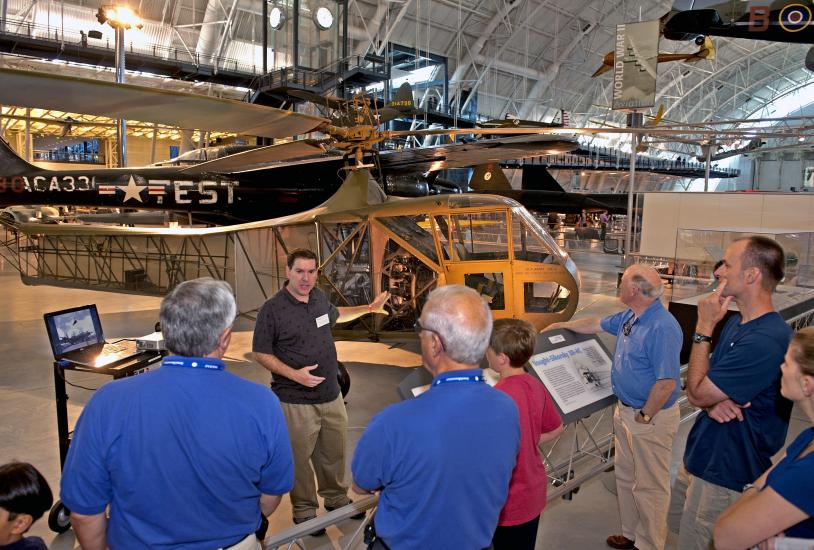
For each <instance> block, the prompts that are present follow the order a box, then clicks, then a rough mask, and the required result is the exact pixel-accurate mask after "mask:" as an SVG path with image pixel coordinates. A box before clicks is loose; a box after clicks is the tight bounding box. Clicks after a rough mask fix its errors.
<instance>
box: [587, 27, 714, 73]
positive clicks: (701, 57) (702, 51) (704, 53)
mask: <svg viewBox="0 0 814 550" xmlns="http://www.w3.org/2000/svg"><path fill="white" fill-rule="evenodd" d="M702 38H703V40H702V42H701V44H700V45H699V49H698V51H696V52H688V53H659V54H658V57H657V60H658V62H659V63H669V62H671V61H684V62H686V63H694V62H697V61H709V60H712V59H715V46H714V45H713V44H712V39H710V38H709V37H702ZM615 58H616V54H615V53H614V52H608V53H607V54H605V57H604V58H603V59H602V66H601V67H599V68H598V69H597V70H596V71H594V74H592V75H591V78H596V77H597V76H599V75H602V74H605V73H606V72H608V71H610V70H611V69H613V62H614V59H615Z"/></svg>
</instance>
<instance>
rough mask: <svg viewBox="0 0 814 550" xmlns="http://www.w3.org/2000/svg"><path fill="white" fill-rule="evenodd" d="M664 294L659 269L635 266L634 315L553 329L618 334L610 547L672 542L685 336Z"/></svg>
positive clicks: (627, 298)
mask: <svg viewBox="0 0 814 550" xmlns="http://www.w3.org/2000/svg"><path fill="white" fill-rule="evenodd" d="M661 294H662V283H661V279H660V278H659V274H658V273H657V272H656V270H655V269H653V268H652V267H650V266H645V265H632V266H630V267H629V268H627V270H625V273H624V274H623V275H622V283H621V285H620V286H619V299H620V300H621V301H622V303H623V304H625V305H626V306H627V309H625V310H623V311H620V312H619V313H616V314H614V315H609V316H607V317H605V318H603V319H600V318H599V317H593V318H586V319H579V320H576V321H568V322H565V323H554V324H553V325H549V327H548V328H547V330H550V329H553V328H565V329H569V330H572V331H574V332H579V333H582V334H594V333H598V332H601V331H603V330H604V331H606V332H610V333H611V334H615V335H616V350H615V351H614V356H613V371H612V373H611V384H612V385H613V392H614V393H615V394H616V396H617V397H618V398H619V401H618V403H617V407H616V410H615V412H614V416H613V428H614V434H615V437H614V445H615V451H616V453H615V459H614V465H615V472H616V494H617V499H618V501H619V516H620V519H621V524H622V533H621V534H620V535H611V536H609V537H608V539H607V544H608V546H610V547H611V548H619V549H631V548H634V544H635V548H637V549H639V550H655V549H658V550H660V549H662V548H664V544H665V541H666V539H667V511H668V509H669V505H670V458H671V455H672V449H673V439H674V438H675V434H676V432H677V431H678V424H679V422H680V420H681V418H680V416H681V415H680V413H679V410H678V405H677V404H676V399H677V398H678V394H679V392H680V390H681V385H680V384H679V369H680V363H681V362H680V359H679V354H680V352H681V343H682V334H681V327H680V326H679V324H678V321H676V320H675V318H674V317H673V316H672V315H671V314H670V313H669V312H668V311H667V310H665V309H664V306H662V305H661V301H660V300H659V297H660V296H661Z"/></svg>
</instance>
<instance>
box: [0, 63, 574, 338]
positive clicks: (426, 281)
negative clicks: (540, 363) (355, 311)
mask: <svg viewBox="0 0 814 550" xmlns="http://www.w3.org/2000/svg"><path fill="white" fill-rule="evenodd" d="M0 77H2V78H3V81H4V86H3V89H2V90H0V102H2V103H4V104H15V103H16V104H24V105H26V104H27V105H37V106H44V107H47V108H51V109H58V110H62V111H66V112H83V111H84V112H87V111H88V108H87V107H86V104H87V103H88V98H90V97H93V98H96V97H99V98H101V103H102V104H103V105H101V106H100V105H95V106H93V107H91V109H92V111H91V113H92V114H93V113H94V112H96V113H105V114H107V115H108V116H123V117H125V118H136V119H140V120H145V121H153V120H154V117H157V116H162V117H163V114H164V113H168V114H169V115H168V116H169V119H164V120H169V122H170V123H172V124H179V125H181V126H183V127H191V126H197V127H200V123H199V121H200V119H201V116H202V114H201V113H200V112H197V111H198V109H201V110H204V109H205V108H206V106H207V104H208V105H209V106H211V107H212V110H213V112H212V113H211V114H210V113H206V114H205V115H203V116H205V118H207V119H209V122H208V127H210V128H218V129H220V128H225V129H226V130H231V131H239V132H246V133H251V134H257V135H262V136H267V137H269V136H280V135H283V134H285V135H288V136H290V135H291V134H295V133H303V134H304V133H310V132H312V131H316V130H318V131H321V132H322V133H323V134H325V135H326V136H327V137H326V138H321V139H304V140H297V141H293V142H289V143H283V144H280V145H271V146H266V147H259V148H254V149H250V150H245V151H239V152H236V153H234V154H226V155H224V153H228V152H233V151H228V150H222V151H205V152H204V153H203V157H202V158H199V160H201V162H194V163H191V164H189V163H187V162H183V159H182V161H180V162H177V163H171V164H170V165H164V166H152V167H140V168H118V169H103V170H80V171H67V170H66V171H62V170H61V171H48V170H43V169H40V168H37V167H35V166H33V165H31V164H29V163H27V162H26V161H24V160H23V159H21V158H19V156H17V155H16V154H14V152H13V151H12V150H11V148H10V147H9V146H8V144H6V143H5V142H0V174H3V177H2V178H1V179H0V202H2V203H17V204H21V203H24V204H43V203H51V204H91V205H107V206H125V207H142V208H149V209H155V208H159V209H160V208H164V209H172V210H182V211H190V212H204V213H206V212H215V213H221V214H228V215H230V216H233V217H236V218H243V219H252V220H260V221H252V222H250V223H241V224H236V225H231V226H227V227H218V228H206V229H193V228H181V229H178V228H129V227H109V226H105V227H101V226H87V225H75V224H53V227H52V228H51V229H53V231H51V230H50V229H48V230H44V229H43V228H42V227H39V228H38V227H34V225H36V224H25V223H23V224H19V225H16V226H15V231H16V232H17V234H18V235H19V238H20V239H24V240H26V244H25V245H24V246H18V251H19V254H20V263H19V266H20V270H21V274H22V277H23V280H24V282H27V283H31V284H60V285H67V286H80V287H85V288H86V287H92V288H107V289H111V290H123V291H129V292H139V293H142V292H144V293H150V294H163V293H165V292H166V291H167V290H169V289H170V288H172V287H173V286H175V285H176V284H178V283H179V282H181V281H183V280H185V279H188V278H193V277H197V276H201V275H210V276H216V277H219V278H224V279H226V280H229V281H230V282H232V283H233V285H234V287H235V290H236V294H237V296H238V303H239V307H240V309H241V311H244V312H245V311H252V310H254V309H256V308H258V307H259V306H260V305H261V304H262V302H263V301H264V300H265V298H266V297H267V296H269V295H270V294H271V293H272V292H274V291H276V290H277V288H279V284H280V282H281V281H282V279H283V277H282V273H283V271H281V270H282V269H283V266H284V257H285V254H286V251H287V250H290V249H292V248H295V247H298V246H305V247H309V248H312V249H314V250H316V251H317V252H318V254H319V257H320V272H321V273H322V277H323V278H322V283H323V285H324V286H325V287H327V288H328V289H329V291H330V292H331V294H332V298H333V299H334V300H335V302H336V303H339V304H348V303H362V302H363V301H364V300H366V299H367V296H369V295H371V293H376V294H377V293H378V292H379V291H380V290H390V292H391V295H392V299H391V301H390V307H391V315H389V316H388V317H386V318H383V319H381V320H377V323H378V324H379V325H380V326H378V327H367V328H368V330H374V329H375V330H376V331H378V330H390V329H393V330H401V329H409V328H411V327H412V324H413V323H414V321H415V319H416V318H417V315H418V314H419V313H420V307H421V304H422V303H423V299H424V297H425V296H426V294H427V293H428V292H429V290H431V289H432V288H433V287H435V286H437V285H440V284H448V283H460V284H467V285H468V286H471V287H473V288H476V289H477V290H478V291H479V292H481V294H482V295H483V296H484V297H485V299H487V301H489V302H490V304H491V307H492V309H493V311H494V312H495V315H496V316H498V317H501V316H509V317H518V316H520V317H525V318H528V319H529V320H531V321H532V322H534V323H535V324H536V325H537V326H539V327H542V326H545V325H547V324H548V323H550V322H553V321H555V320H560V319H565V318H568V317H570V316H571V315H572V314H573V312H574V310H575V308H576V304H577V300H578V292H579V289H578V280H579V274H578V272H577V270H576V267H575V266H574V264H573V262H572V261H571V260H570V258H569V257H568V254H567V253H566V252H564V251H563V250H562V249H560V248H559V247H558V245H557V244H556V242H555V241H554V240H553V239H552V238H551V237H550V235H548V234H547V233H546V232H545V230H544V229H543V228H542V227H541V226H540V224H539V222H537V220H536V219H535V218H534V217H533V216H532V215H531V214H529V213H528V212H527V211H526V210H525V209H524V208H523V207H522V206H521V205H519V204H517V203H515V202H514V201H511V200H508V199H505V198H502V197H489V196H481V195H439V196H431V197H425V198H417V199H396V198H387V197H386V196H385V195H384V193H383V192H382V191H381V188H380V187H379V186H378V183H377V182H376V181H375V179H374V178H373V177H372V175H371V172H377V171H380V172H381V173H382V174H385V175H386V174H388V173H392V174H398V173H400V172H408V171H416V170H417V169H418V170H424V169H425V168H426V170H427V171H433V170H440V169H442V168H445V167H450V166H452V167H454V166H466V165H471V164H480V163H485V162H499V161H500V160H504V159H512V158H521V157H524V156H530V155H535V156H536V155H543V154H552V153H561V152H566V151H571V150H573V149H574V148H575V147H576V146H577V143H576V141H575V140H574V139H573V138H570V137H560V136H550V135H530V136H529V135H527V136H509V137H505V138H499V139H491V140H489V139H487V140H482V141H477V142H467V143H452V144H449V145H441V146H437V147H432V148H427V149H423V148H422V149H406V150H401V151H380V152H377V151H375V150H374V145H376V144H378V143H380V142H382V141H383V140H385V139H388V138H391V137H406V136H409V135H410V132H387V131H381V130H379V129H378V125H377V124H371V122H373V121H376V122H378V121H379V120H381V117H380V116H378V115H379V114H377V113H375V112H371V111H370V109H371V108H370V107H366V106H364V105H363V106H362V108H361V112H362V113H363V115H364V116H363V117H362V119H363V120H362V124H358V125H355V126H350V125H348V126H336V125H334V124H333V122H335V121H336V119H333V120H331V119H325V118H321V117H314V116H309V115H301V114H298V113H294V112H290V111H280V110H276V109H271V108H267V107H263V108H262V112H263V113H264V114H265V113H268V115H269V117H270V118H269V119H268V120H263V119H261V118H260V117H259V116H258V115H259V114H260V111H257V110H256V109H254V108H255V107H256V106H253V105H249V104H241V103H238V105H234V104H233V103H235V102H227V103H224V102H223V100H213V99H212V98H189V97H188V96H184V97H183V98H182V97H180V96H179V94H175V93H172V92H163V91H161V90H154V89H141V88H139V87H136V86H127V85H125V86H122V85H109V84H108V83H104V82H98V81H89V80H86V79H77V78H66V77H54V76H53V75H38V74H35V73H23V72H20V71H11V70H7V69H5V70H0ZM54 80H56V81H57V84H61V85H63V86H64V87H65V88H66V89H67V90H69V92H70V93H68V92H66V93H62V94H55V93H53V90H54V89H55V86H54V85H49V86H48V87H49V89H50V91H49V93H48V94H39V96H38V97H31V96H32V95H33V96H37V95H38V94H37V93H34V94H31V95H26V94H22V93H20V92H19V91H14V90H15V89H16V90H19V89H21V88H22V89H29V90H31V89H33V90H39V89H41V86H42V85H44V84H45V83H51V84H53V82H54ZM142 94H144V95H142ZM145 96H146V97H145ZM196 99H197V100H199V101H202V102H203V103H204V105H201V104H200V103H199V105H198V108H197V109H196V108H194V107H193V108H190V107H189V106H188V105H187V104H186V101H187V100H191V101H192V102H193V103H194V102H195V100H196ZM156 104H158V105H162V107H163V108H162V109H161V111H162V112H161V113H155V112H154V111H155V109H154V108H153V107H154V106H155V105H156ZM365 109H368V111H367V113H368V114H366V115H365V114H364V113H365ZM230 110H232V111H236V112H237V115H236V116H234V117H233V116H227V113H228V112H230ZM247 110H248V113H249V116H247V115H246V112H247ZM372 110H374V111H375V107H374V108H373V109H372ZM131 113H137V114H131ZM252 113H253V114H252ZM196 115H197V118H196ZM241 116H242V117H243V118H242V119H241V118H240V117H241ZM195 122H197V123H195ZM357 122H358V121H357ZM366 122H367V124H365V123H366ZM221 124H223V125H222V126H221ZM487 131H488V132H490V133H491V132H492V131H493V130H480V133H486V132H487ZM478 132H479V131H478V130H477V129H475V130H472V129H467V130H465V131H459V130H449V131H447V132H445V134H447V133H448V134H451V135H453V136H454V135H456V134H463V133H466V134H473V133H475V134H477V133H478ZM332 151H339V153H335V152H332ZM209 153H212V155H210V154H209ZM212 157H214V158H212ZM291 157H293V158H294V160H288V159H290V158H291ZM187 160H189V159H187ZM326 165H327V166H329V167H330V168H328V169H326V168H325V166H326ZM417 167H418V168H417ZM326 174H327V175H326ZM343 176H344V178H343ZM328 180H330V181H328ZM341 181H344V182H343V183H341V186H340V184H339V182H341ZM335 182H336V183H335ZM302 184H305V185H302ZM337 188H338V190H337ZM325 190H329V191H334V190H335V191H336V193H335V194H334V195H333V196H332V198H331V199H329V200H328V201H327V202H325V203H323V204H322V205H321V206H318V207H317V208H315V209H311V210H306V211H304V212H303V211H301V210H302V204H303V202H304V200H303V199H302V198H301V197H303V196H306V197H307V196H308V194H309V193H311V192H312V191H313V195H314V197H316V196H317V195H324V193H325ZM288 192H290V193H291V195H292V196H296V197H297V200H298V204H297V205H296V206H297V208H298V209H299V210H300V211H299V212H297V213H290V212H291V210H294V208H291V209H290V210H289V215H287V216H283V217H274V216H275V215H276V214H277V213H279V212H280V211H281V210H282V211H283V212H285V207H286V205H285V203H283V201H284V200H285V199H284V197H286V193H288ZM289 204H290V203H289ZM273 217H274V219H269V218H273ZM39 225H41V226H44V225H45V224H39ZM214 251H218V252H217V253H216V252H214ZM32 254H33V255H34V256H35V257H36V260H33V261H31V260H32V259H33V258H34V256H32ZM281 260H283V261H281ZM66 266H68V267H67V268H66Z"/></svg>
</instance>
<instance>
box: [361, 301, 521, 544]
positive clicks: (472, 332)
mask: <svg viewBox="0 0 814 550" xmlns="http://www.w3.org/2000/svg"><path fill="white" fill-rule="evenodd" d="M416 330H417V331H418V333H419V338H420V340H421V357H422V359H423V362H424V367H425V368H426V369H427V370H428V371H430V373H431V374H433V375H434V377H435V378H433V381H432V384H431V385H430V389H429V390H427V391H426V392H425V393H423V394H422V395H420V396H418V398H416V399H411V400H409V401H404V402H403V403H398V404H396V405H392V406H390V407H388V408H386V409H385V410H383V411H382V412H381V413H379V414H378V415H376V416H375V417H374V418H373V420H372V421H371V422H370V425H369V426H368V427H367V429H366V430H365V432H364V433H363V434H362V437H361V439H360V440H359V443H358V444H357V445H356V452H355V453H354V455H353V462H352V465H351V469H352V471H353V481H354V490H355V491H356V492H359V493H372V492H376V491H380V498H379V506H378V509H377V511H376V516H375V519H374V526H375V529H376V540H374V541H373V542H372V543H371V545H370V546H369V547H368V548H369V549H376V550H381V549H385V550H386V549H388V548H420V549H422V550H435V549H438V550H447V549H452V548H455V549H458V548H461V549H464V548H465V549H469V550H478V549H481V548H487V547H489V546H490V544H491V542H492V534H493V533H494V531H495V527H496V526H497V521H498V515H499V514H500V510H501V508H503V503H504V502H505V501H506V496H507V495H508V492H509V480H510V479H511V477H512V470H513V469H514V465H515V461H516V458H517V452H518V451H519V449H520V419H519V414H518V412H517V406H516V405H515V404H514V401H512V399H511V398H510V397H509V396H508V395H506V394H505V393H503V392H500V391H498V390H495V389H494V388H490V387H489V386H488V385H487V384H485V383H484V379H483V374H482V371H481V369H479V368H478V363H480V360H481V359H482V358H483V355H484V353H485V351H486V346H487V345H488V343H489V336H490V334H491V332H492V316H491V313H490V311H489V307H488V306H487V305H486V304H485V302H484V301H483V299H482V298H481V297H480V295H479V294H478V293H477V292H475V291H474V290H472V289H470V288H467V287H464V286H461V285H448V286H444V287H441V288H439V289H436V290H434V291H433V292H431V293H430V295H429V298H428V299H427V303H426V304H425V305H424V309H423V311H422V312H421V318H420V319H419V322H418V323H416Z"/></svg>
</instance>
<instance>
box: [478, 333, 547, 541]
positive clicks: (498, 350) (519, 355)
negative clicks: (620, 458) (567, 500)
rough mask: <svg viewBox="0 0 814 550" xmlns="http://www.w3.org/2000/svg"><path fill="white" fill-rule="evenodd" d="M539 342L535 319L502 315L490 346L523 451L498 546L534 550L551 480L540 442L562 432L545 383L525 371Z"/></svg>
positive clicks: (500, 526) (496, 537) (488, 356)
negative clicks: (516, 416) (512, 407)
mask: <svg viewBox="0 0 814 550" xmlns="http://www.w3.org/2000/svg"><path fill="white" fill-rule="evenodd" d="M536 341H537V332H536V331H535V330H534V327H533V326H531V324H530V323H528V322H526V321H522V320H520V319H498V320H496V321H495V323H494V328H493V329H492V337H491V339H490V340H489V347H488V348H487V349H486V359H487V360H488V361H489V366H490V367H491V368H492V369H493V370H494V371H496V372H497V373H498V374H499V375H500V381H499V382H498V383H497V384H496V385H495V388H496V389H498V390H501V391H503V392H505V393H507V394H508V395H509V397H511V398H512V399H513V400H514V402H515V404H516V405H517V409H518V411H519V412H520V452H519V453H518V455H517V465H516V466H515V469H514V473H513V474H512V479H511V481H510V482H509V496H508V498H507V499H506V504H504V505H503V510H501V511H500V518H499V519H498V524H497V529H496V530H495V535H494V538H493V540H492V545H493V547H494V549H495V550H501V549H504V548H505V549H513V550H524V549H528V550H534V545H535V542H536V541H537V525H538V523H539V522H540V514H541V513H542V511H543V508H544V507H545V504H546V486H547V485H548V477H547V476H546V473H545V465H544V464H543V461H542V458H541V457H540V452H539V451H538V449H537V446H538V445H541V444H543V443H546V442H547V441H551V440H552V439H554V438H556V437H557V436H559V435H560V434H561V433H562V431H563V425H562V419H561V418H560V415H559V413H558V412H557V409H556V407H555V405H554V400H553V399H551V396H550V395H549V394H548V391H547V390H546V389H545V386H543V384H542V383H541V382H540V381H539V380H537V379H536V378H534V377H533V376H531V375H530V374H527V373H526V372H525V370H524V367H525V365H526V363H527V362H528V360H529V358H530V357H531V355H532V353H534V344H535V343H536Z"/></svg>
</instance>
